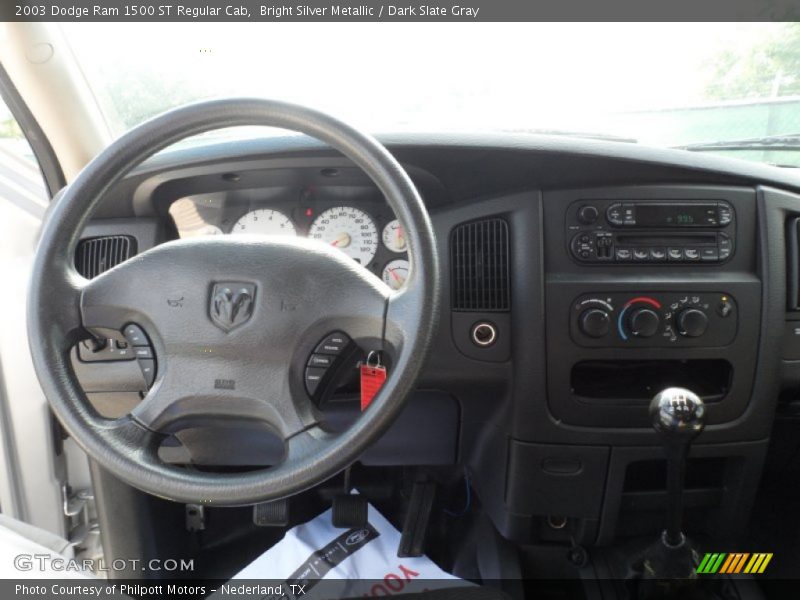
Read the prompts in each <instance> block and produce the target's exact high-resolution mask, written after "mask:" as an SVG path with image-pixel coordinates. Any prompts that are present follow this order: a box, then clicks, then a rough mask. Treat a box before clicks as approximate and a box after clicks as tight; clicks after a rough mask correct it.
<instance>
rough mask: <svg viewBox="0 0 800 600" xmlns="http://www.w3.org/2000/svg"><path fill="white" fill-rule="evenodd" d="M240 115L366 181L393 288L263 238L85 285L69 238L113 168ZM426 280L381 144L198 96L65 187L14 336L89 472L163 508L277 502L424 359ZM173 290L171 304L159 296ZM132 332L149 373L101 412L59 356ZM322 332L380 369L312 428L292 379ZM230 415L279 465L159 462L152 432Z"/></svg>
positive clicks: (265, 107) (368, 437) (417, 219)
mask: <svg viewBox="0 0 800 600" xmlns="http://www.w3.org/2000/svg"><path fill="white" fill-rule="evenodd" d="M243 125H263V126H271V127H280V128H284V129H289V130H293V131H298V132H302V133H304V134H307V135H309V136H312V137H315V138H317V139H319V140H322V141H323V142H326V143H328V144H329V145H330V146H332V147H334V148H336V149H337V150H339V151H341V152H342V153H343V154H344V155H345V156H346V157H347V158H349V159H350V160H352V161H353V162H354V163H355V164H356V165H357V166H358V167H360V168H361V169H363V170H364V172H365V173H366V174H367V175H369V177H370V178H371V179H372V180H373V181H374V182H375V184H376V185H377V186H378V188H379V189H380V190H381V192H382V193H383V195H384V196H385V197H386V200H387V201H388V203H389V206H390V207H391V208H392V210H393V211H394V212H395V214H396V216H397V217H398V218H399V219H400V221H401V222H402V223H403V224H404V225H405V228H406V235H407V243H408V251H409V258H410V262H411V269H410V274H409V278H408V281H407V282H406V285H405V287H404V288H403V289H401V290H400V291H398V292H393V291H391V290H390V289H389V287H388V286H386V285H385V284H384V283H383V282H382V281H380V280H379V279H378V278H377V277H375V276H374V275H373V274H372V273H370V272H368V271H367V270H366V269H365V268H363V267H361V266H360V265H358V264H357V263H356V262H355V261H353V260H352V259H350V258H348V257H347V256H346V255H345V254H344V253H342V252H340V251H339V250H336V249H334V248H331V247H330V246H328V245H325V244H323V243H321V242H316V241H312V240H307V239H301V238H291V239H289V238H285V237H280V238H279V237H276V238H271V237H266V236H265V237H256V236H253V237H249V236H242V237H231V236H220V237H214V236H212V237H203V238H193V239H186V240H177V241H172V242H168V243H165V244H162V245H159V246H157V247H155V248H153V249H151V250H148V251H146V252H143V253H142V254H139V255H138V256H135V257H134V258H132V259H130V260H128V261H126V262H124V263H122V264H121V265H119V266H117V267H115V268H113V269H111V270H110V271H107V272H106V273H104V274H102V275H100V276H99V277H96V278H94V279H92V280H86V279H84V278H83V277H81V276H80V275H79V274H78V273H77V271H76V270H75V266H74V254H75V248H76V245H77V243H78V240H79V237H80V235H81V232H82V231H83V229H84V226H85V225H86V223H87V221H88V219H89V217H90V215H91V213H92V210H93V209H94V208H95V207H96V206H97V204H98V203H99V202H100V200H101V198H103V196H104V195H105V194H106V192H107V191H108V190H109V189H110V188H111V187H112V186H113V185H114V184H115V183H116V182H118V181H119V180H120V179H121V178H122V177H123V176H124V175H125V174H126V173H127V172H129V171H130V170H131V169H132V168H133V167H135V166H136V165H138V164H139V163H141V162H142V161H143V160H145V159H146V158H147V157H149V156H151V155H152V154H154V153H155V152H157V151H159V150H161V149H163V148H165V147H167V146H169V145H170V144H173V143H175V142H177V141H179V140H181V139H183V138H185V137H188V136H191V135H195V134H199V133H203V132H206V131H210V130H214V129H219V128H223V127H234V126H243ZM439 280H440V277H439V262H438V260H437V255H436V251H435V239H434V234H433V229H432V227H431V223H430V220H429V217H428V214H427V211H426V209H425V206H424V204H423V202H422V200H421V199H420V197H419V194H418V193H417V190H416V189H415V187H414V184H413V183H412V182H411V180H410V179H409V177H408V175H407V174H406V172H405V171H404V170H403V168H402V167H401V166H400V164H399V163H398V162H397V161H396V160H395V159H394V158H393V157H392V155H391V154H389V152H388V151H387V150H386V149H385V148H384V147H383V146H382V145H381V144H380V143H379V142H377V141H376V140H375V139H373V138H372V137H370V136H368V135H365V134H363V133H360V132H359V131H357V130H355V129H353V128H352V127H350V126H348V125H346V124H344V123H342V122H340V121H338V120H336V119H333V118H331V117H329V116H327V115H324V114H322V113H319V112H316V111H314V110H310V109H308V108H304V107H300V106H296V105H292V104H286V103H282V102H274V101H267V100H258V99H231V100H217V101H210V102H202V103H198V104H193V105H189V106H185V107H182V108H178V109H175V110H172V111H169V112H167V113H164V114H162V115H160V116H158V117H155V118H154V119H152V120H150V121H147V122H145V123H143V124H142V125H139V126H138V127H136V128H134V129H132V130H131V131H129V132H128V133H126V134H125V135H123V136H122V137H120V138H119V139H118V140H116V141H115V142H114V143H112V144H111V145H110V146H108V148H106V149H105V150H104V151H103V152H101V153H100V154H99V155H98V156H97V157H96V158H95V159H94V160H93V161H92V162H91V163H89V165H88V166H87V167H86V168H85V169H84V170H83V171H82V172H81V173H80V174H79V175H78V176H77V177H76V179H75V180H74V182H73V183H72V184H70V185H69V187H67V189H66V191H65V192H64V194H63V195H62V196H61V198H60V199H59V200H58V201H57V203H56V205H55V206H54V207H53V210H52V212H51V213H50V215H49V218H48V220H47V222H46V223H45V225H44V228H43V231H42V236H41V240H40V242H39V248H38V251H37V255H36V260H35V263H34V267H33V274H32V279H31V285H30V294H29V300H28V335H29V341H30V345H31V353H32V355H33V362H34V365H35V367H36V373H37V375H38V377H39V380H40V382H41V384H42V387H43V389H44V392H45V395H46V396H47V398H48V400H49V402H50V405H51V406H52V409H53V411H54V412H55V414H56V415H57V416H58V418H59V419H60V420H61V423H62V424H63V425H64V427H65V428H66V430H67V432H69V434H70V435H71V436H72V437H74V438H75V440H76V441H77V442H78V444H80V445H81V447H82V448H83V449H84V450H85V451H86V452H87V454H88V455H89V456H90V457H92V458H93V459H94V460H95V461H97V462H98V463H99V464H100V465H102V466H103V467H105V468H106V469H108V470H109V471H110V472H111V473H113V474H114V475H116V476H118V477H120V478H121V479H122V480H124V481H126V482H127V483H129V484H130V485H132V486H134V487H137V488H139V489H141V490H144V491H146V492H149V493H151V494H154V495H157V496H161V497H164V498H168V499H172V500H175V501H180V502H192V503H203V504H210V505H241V504H250V503H255V502H262V501H266V500H274V499H278V498H284V497H287V496H289V495H292V494H295V493H297V492H300V491H302V490H305V489H308V488H310V487H312V486H314V485H315V484H317V483H320V482H322V481H324V480H326V479H328V478H329V477H331V476H333V475H335V474H336V473H337V472H339V471H341V470H342V469H343V468H345V467H347V466H348V465H350V464H351V463H352V462H353V461H355V460H356V459H357V458H358V457H359V455H360V454H361V453H362V452H363V451H364V450H365V449H366V448H367V447H368V446H369V444H370V443H371V442H373V441H374V440H375V439H376V438H377V437H378V436H379V435H380V434H381V433H382V432H383V431H385V430H386V428H387V427H388V426H389V425H390V424H391V422H392V421H393V419H394V418H395V417H396V416H397V414H398V412H399V411H400V409H401V408H402V406H403V403H404V400H405V398H406V396H407V395H408V393H409V391H410V390H411V389H412V386H413V385H414V383H415V381H416V378H417V375H418V373H419V371H420V368H421V366H422V364H423V361H424V360H425V356H426V353H427V350H428V346H429V345H430V341H431V338H432V336H433V333H434V329H435V327H436V322H437V315H438V309H439V296H440V283H439ZM174 298H183V301H182V302H181V303H175V302H168V300H170V299H174ZM287 307H289V308H290V310H287ZM215 321H216V323H215ZM132 324H136V325H138V326H139V327H141V329H142V330H143V331H144V334H145V336H146V337H149V342H150V344H151V346H152V349H153V350H154V352H155V355H156V357H157V364H158V374H157V377H156V379H155V381H154V383H153V385H152V387H151V388H150V390H149V392H148V394H147V395H146V396H145V398H144V399H143V400H142V401H141V403H140V404H139V405H137V407H136V408H135V409H134V410H133V411H131V413H130V414H128V415H126V416H125V417H121V418H119V419H107V418H103V417H101V416H100V415H98V414H97V412H96V411H95V410H94V409H93V408H92V407H91V405H90V404H89V402H88V400H87V398H86V396H85V394H84V393H83V391H82V389H81V387H80V385H79V383H78V381H77V379H76V377H75V374H74V372H73V370H72V367H71V364H70V358H69V356H70V351H71V349H72V348H73V347H74V346H75V344H76V343H77V342H78V341H79V340H81V339H85V338H86V337H87V331H88V332H90V333H92V334H94V335H99V336H100V337H113V336H119V335H120V332H122V331H124V329H125V328H127V327H130V325H132ZM220 324H222V325H224V327H220V326H219V325H220ZM234 326H235V327H234ZM331 332H343V333H345V334H347V336H349V337H350V338H351V339H352V340H354V341H356V342H358V341H362V340H365V341H367V342H370V343H372V344H376V343H378V344H379V345H380V347H382V348H384V349H385V350H386V351H387V353H389V354H390V355H391V365H392V367H391V370H390V372H389V373H388V377H387V379H386V381H385V383H384V385H383V387H382V388H381V389H380V391H379V392H378V394H377V396H375V398H374V400H373V401H372V403H371V404H370V405H369V407H368V408H367V409H366V410H365V411H364V412H363V414H362V415H360V417H359V418H358V419H357V420H356V421H355V422H354V423H353V424H352V425H351V426H350V427H349V428H348V429H347V430H346V431H344V432H341V433H332V432H329V431H326V430H325V429H324V427H323V426H322V423H321V416H320V414H319V412H318V411H317V409H316V408H315V406H314V404H313V403H312V401H311V400H310V399H309V397H308V394H307V392H306V390H305V387H304V383H303V377H304V368H305V365H306V361H307V359H308V357H309V355H310V354H311V353H312V352H313V351H314V348H315V346H316V345H317V344H318V343H319V341H320V340H321V339H324V338H325V336H326V335H328V334H330V333H331ZM220 382H222V385H220ZM242 418H244V419H257V420H259V421H261V422H264V423H266V424H268V425H269V427H270V429H272V430H273V431H274V432H275V433H276V434H277V435H278V436H280V438H281V439H282V440H283V441H284V449H285V450H284V456H283V460H282V461H281V462H280V463H279V464H278V465H276V466H274V467H271V468H269V469H261V470H255V471H250V472H246V473H210V472H197V471H190V470H187V469H185V468H183V467H180V466H175V465H169V464H166V463H164V462H163V461H161V460H160V459H159V457H158V447H159V445H160V443H161V442H162V441H163V439H164V437H165V435H167V434H168V433H169V432H170V431H174V430H175V429H176V428H177V427H178V426H180V424H182V423H186V422H191V423H195V422H198V421H200V422H203V423H206V424H208V423H214V422H219V420H222V419H242Z"/></svg>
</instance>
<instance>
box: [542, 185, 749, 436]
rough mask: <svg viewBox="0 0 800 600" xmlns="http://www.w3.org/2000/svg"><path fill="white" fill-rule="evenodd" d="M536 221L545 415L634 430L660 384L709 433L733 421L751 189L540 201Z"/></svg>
mask: <svg viewBox="0 0 800 600" xmlns="http://www.w3.org/2000/svg"><path fill="white" fill-rule="evenodd" d="M545 220H546V226H545V235H546V239H545V245H546V254H545V263H546V309H547V314H548V319H547V362H548V366H547V371H548V403H549V409H550V412H551V413H552V414H553V415H554V417H556V418H557V419H559V420H560V421H562V422H564V423H568V424H571V425H578V426H584V427H618V428H644V427H647V426H648V424H649V420H648V417H647V410H646V408H647V405H648V403H649V401H650V399H651V398H652V396H653V393H654V391H655V390H654V388H655V387H656V386H659V385H662V386H672V385H674V386H683V387H688V388H689V389H697V390H699V391H700V392H701V393H702V394H703V400H704V401H705V402H706V403H707V404H708V405H709V407H708V423H709V425H714V424H720V423H724V422H726V421H731V420H733V419H735V418H737V417H738V416H739V415H741V414H742V412H743V411H744V410H745V408H746V406H747V402H748V399H749V396H750V389H751V387H752V382H753V376H754V368H755V358H756V357H755V355H754V348H755V341H756V340H757V339H758V331H759V329H758V326H759V319H758V315H759V314H760V298H761V285H760V282H759V280H758V278H757V276H756V273H755V269H754V265H755V246H754V239H755V228H754V224H755V193H754V191H752V190H746V189H736V188H712V187H700V188H698V187H686V188H684V187H680V186H664V187H647V188H644V187H630V188H619V189H605V190H575V191H565V192H554V193H551V194H548V195H546V196H545ZM548 234H549V235H548Z"/></svg>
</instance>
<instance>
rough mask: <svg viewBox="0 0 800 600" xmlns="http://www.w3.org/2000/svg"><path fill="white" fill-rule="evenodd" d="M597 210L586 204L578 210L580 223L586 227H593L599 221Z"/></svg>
mask: <svg viewBox="0 0 800 600" xmlns="http://www.w3.org/2000/svg"><path fill="white" fill-rule="evenodd" d="M597 217H598V212H597V209H596V208H595V207H594V206H592V205H591V204H586V205H585V206H581V207H580V208H579V209H578V221H579V222H580V223H583V224H584V225H592V224H593V223H595V221H597Z"/></svg>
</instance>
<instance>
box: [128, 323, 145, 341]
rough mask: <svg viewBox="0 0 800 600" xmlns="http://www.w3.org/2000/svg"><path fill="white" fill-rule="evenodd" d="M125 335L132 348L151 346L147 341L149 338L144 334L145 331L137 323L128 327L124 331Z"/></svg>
mask: <svg viewBox="0 0 800 600" xmlns="http://www.w3.org/2000/svg"><path fill="white" fill-rule="evenodd" d="M123 333H124V334H125V339H126V340H128V343H129V344H130V345H131V346H148V345H149V343H148V341H147V336H146V335H145V334H144V330H143V329H142V328H141V327H139V326H138V325H136V324H135V323H131V324H130V325H128V326H127V327H126V328H125V330H124V331H123Z"/></svg>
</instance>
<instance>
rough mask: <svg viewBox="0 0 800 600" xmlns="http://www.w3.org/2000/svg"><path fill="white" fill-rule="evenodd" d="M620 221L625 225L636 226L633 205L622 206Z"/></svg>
mask: <svg viewBox="0 0 800 600" xmlns="http://www.w3.org/2000/svg"><path fill="white" fill-rule="evenodd" d="M622 221H623V223H624V224H625V225H636V207H635V206H634V205H633V204H623V205H622Z"/></svg>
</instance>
